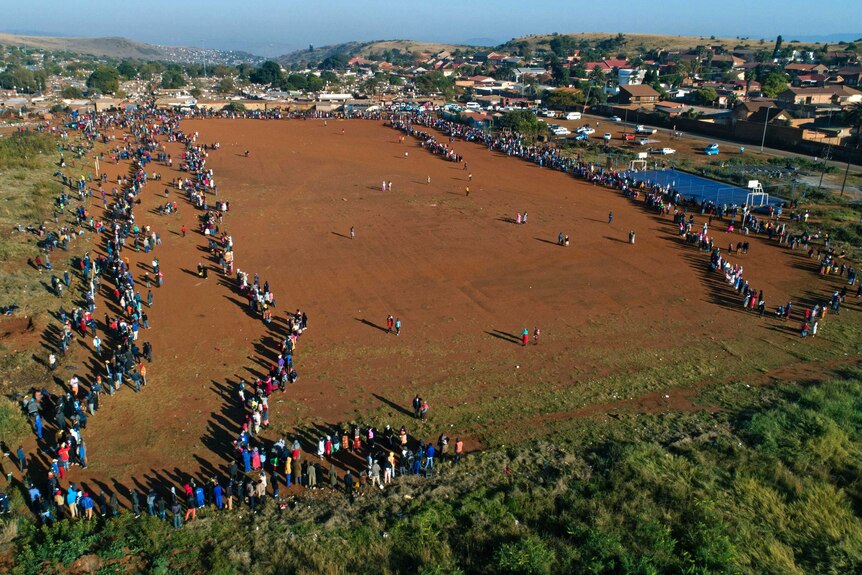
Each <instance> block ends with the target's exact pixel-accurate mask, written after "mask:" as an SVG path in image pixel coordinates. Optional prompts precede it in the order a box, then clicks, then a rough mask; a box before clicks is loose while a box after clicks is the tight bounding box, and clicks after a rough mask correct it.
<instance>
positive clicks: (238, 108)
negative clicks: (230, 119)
mask: <svg viewBox="0 0 862 575" xmlns="http://www.w3.org/2000/svg"><path fill="white" fill-rule="evenodd" d="M222 109H223V110H226V111H228V112H236V113H238V114H241V113H242V112H245V105H243V104H242V103H241V102H231V103H229V104H227V105H226V106H225V107H224V108H222Z"/></svg>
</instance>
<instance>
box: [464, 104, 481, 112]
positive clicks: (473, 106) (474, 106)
mask: <svg viewBox="0 0 862 575" xmlns="http://www.w3.org/2000/svg"><path fill="white" fill-rule="evenodd" d="M466 108H467V109H468V110H481V109H482V105H481V104H479V102H467V105H466Z"/></svg>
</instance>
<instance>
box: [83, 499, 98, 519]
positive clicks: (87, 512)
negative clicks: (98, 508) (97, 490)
mask: <svg viewBox="0 0 862 575" xmlns="http://www.w3.org/2000/svg"><path fill="white" fill-rule="evenodd" d="M95 505H96V503H95V501H93V498H92V497H90V494H89V493H87V492H84V496H83V497H81V509H83V510H84V517H85V518H86V519H87V521H89V520H91V519H92V518H93V507H95Z"/></svg>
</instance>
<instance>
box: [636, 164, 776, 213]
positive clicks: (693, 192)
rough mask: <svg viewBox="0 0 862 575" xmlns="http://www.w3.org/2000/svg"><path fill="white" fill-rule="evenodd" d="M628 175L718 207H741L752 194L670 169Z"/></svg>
mask: <svg viewBox="0 0 862 575" xmlns="http://www.w3.org/2000/svg"><path fill="white" fill-rule="evenodd" d="M629 173H630V175H631V176H632V177H634V178H636V179H638V180H645V181H647V182H650V183H653V184H658V185H660V186H662V187H667V186H668V185H670V187H671V189H673V190H676V191H677V192H679V193H680V194H682V195H683V196H685V197H687V198H694V199H695V200H697V201H700V200H706V201H713V202H715V203H716V204H719V205H721V204H728V205H731V204H737V205H740V206H741V205H743V204H745V203H746V201H748V198H749V194H751V192H752V190H751V189H749V188H742V187H739V186H732V185H730V184H728V183H726V182H719V181H716V180H710V179H709V178H704V177H701V176H696V175H694V174H689V173H688V172H679V171H677V170H672V169H670V170H643V171H636V172H629ZM760 191H762V189H761V190H760ZM766 201H768V203H770V204H780V203H781V200H780V199H778V198H768V200H766Z"/></svg>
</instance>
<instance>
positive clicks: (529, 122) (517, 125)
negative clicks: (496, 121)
mask: <svg viewBox="0 0 862 575" xmlns="http://www.w3.org/2000/svg"><path fill="white" fill-rule="evenodd" d="M500 126H501V127H503V128H508V129H510V130H512V131H514V132H518V133H519V134H521V135H522V136H526V137H535V136H538V135H539V134H541V133H543V132H545V131H546V130H547V129H548V126H547V125H546V124H545V123H544V122H540V121H539V119H538V118H536V115H535V114H534V113H533V112H531V111H530V110H512V111H511V112H506V113H505V114H503V117H502V118H500Z"/></svg>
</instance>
